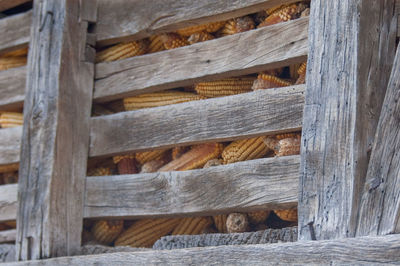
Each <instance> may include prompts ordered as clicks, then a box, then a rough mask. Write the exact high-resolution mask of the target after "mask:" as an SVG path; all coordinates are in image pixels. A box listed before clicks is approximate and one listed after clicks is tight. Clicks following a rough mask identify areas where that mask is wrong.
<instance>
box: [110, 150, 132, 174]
mask: <svg viewBox="0 0 400 266" xmlns="http://www.w3.org/2000/svg"><path fill="white" fill-rule="evenodd" d="M135 157H136V155H135V154H127V155H119V156H114V157H113V161H114V163H115V164H116V165H117V168H118V173H119V174H120V175H128V174H136V173H137V172H138V169H137V167H136V160H135Z"/></svg>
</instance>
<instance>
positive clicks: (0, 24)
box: [0, 11, 32, 53]
mask: <svg viewBox="0 0 400 266" xmlns="http://www.w3.org/2000/svg"><path fill="white" fill-rule="evenodd" d="M31 20H32V11H28V12H26V13H22V14H18V15H14V16H10V17H7V18H3V19H0V36H1V38H0V53H3V52H9V51H12V50H16V49H19V48H22V47H25V46H27V45H28V43H29V33H30V28H31Z"/></svg>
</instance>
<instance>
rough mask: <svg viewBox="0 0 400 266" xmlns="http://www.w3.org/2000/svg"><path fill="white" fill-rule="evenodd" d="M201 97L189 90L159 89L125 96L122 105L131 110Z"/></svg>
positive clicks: (201, 97)
mask: <svg viewBox="0 0 400 266" xmlns="http://www.w3.org/2000/svg"><path fill="white" fill-rule="evenodd" d="M201 99H205V97H203V96H200V95H196V94H194V93H190V92H180V91H161V92H153V93H144V94H141V95H138V96H133V97H129V98H125V99H124V106H125V110H126V111H131V110H138V109H142V108H151V107H157V106H164V105H169V104H176V103H183V102H189V101H196V100H201Z"/></svg>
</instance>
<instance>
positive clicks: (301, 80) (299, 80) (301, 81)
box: [296, 63, 307, 85]
mask: <svg viewBox="0 0 400 266" xmlns="http://www.w3.org/2000/svg"><path fill="white" fill-rule="evenodd" d="M306 71H307V63H302V64H301V65H300V67H299V69H298V70H297V73H298V75H299V77H298V78H297V80H296V85H297V84H304V83H306Z"/></svg>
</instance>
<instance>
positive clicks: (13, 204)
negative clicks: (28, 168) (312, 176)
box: [0, 184, 18, 221]
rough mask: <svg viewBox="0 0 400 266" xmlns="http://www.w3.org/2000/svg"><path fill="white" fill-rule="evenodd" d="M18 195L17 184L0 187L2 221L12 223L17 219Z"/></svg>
mask: <svg viewBox="0 0 400 266" xmlns="http://www.w3.org/2000/svg"><path fill="white" fill-rule="evenodd" d="M17 193H18V186H17V184H9V185H2V186H0V221H10V220H15V219H16V217H17Z"/></svg>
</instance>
